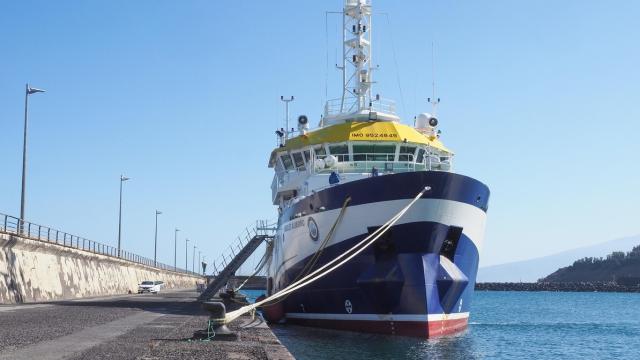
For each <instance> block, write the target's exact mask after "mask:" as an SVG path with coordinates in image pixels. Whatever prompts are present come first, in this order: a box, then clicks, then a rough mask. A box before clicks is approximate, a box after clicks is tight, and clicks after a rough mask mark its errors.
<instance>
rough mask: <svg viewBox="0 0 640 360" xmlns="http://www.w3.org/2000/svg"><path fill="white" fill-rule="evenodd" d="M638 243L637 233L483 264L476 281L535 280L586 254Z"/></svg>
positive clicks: (627, 248)
mask: <svg viewBox="0 0 640 360" xmlns="http://www.w3.org/2000/svg"><path fill="white" fill-rule="evenodd" d="M639 244H640V235H636V236H631V237H625V238H621V239H616V240H611V241H607V242H604V243H601V244H596V245H592V246H586V247H581V248H577V249H572V250H567V251H563V252H560V253H557V254H554V255H549V256H544V257H539V258H535V259H530V260H524V261H517V262H512V263H506V264H500V265H493V266H487V267H482V268H480V269H479V270H478V278H477V282H519V281H522V282H534V281H538V280H539V279H541V278H544V277H545V276H547V275H549V274H551V273H553V272H555V271H556V270H558V269H559V268H562V267H566V266H569V265H571V264H573V262H574V261H576V260H578V259H582V258H585V257H603V256H606V255H607V254H610V253H612V252H614V251H630V250H631V249H632V248H633V247H634V246H637V245H639Z"/></svg>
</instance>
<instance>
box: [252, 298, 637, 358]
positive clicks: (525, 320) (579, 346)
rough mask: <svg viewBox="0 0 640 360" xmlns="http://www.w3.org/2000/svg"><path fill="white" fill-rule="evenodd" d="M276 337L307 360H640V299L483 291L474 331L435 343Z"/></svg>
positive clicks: (280, 331) (288, 329) (330, 335)
mask: <svg viewBox="0 0 640 360" xmlns="http://www.w3.org/2000/svg"><path fill="white" fill-rule="evenodd" d="M257 293H258V294H260V293H261V292H257ZM273 331H274V332H275V334H276V335H277V336H278V338H279V339H280V341H281V342H282V343H283V344H284V345H285V346H286V347H287V348H289V351H291V353H292V354H293V355H294V356H295V357H296V358H297V359H302V360H304V359H363V360H364V359H366V360H372V359H483V358H487V359H531V360H533V359H640V294H618V293H555V292H488V291H481V292H476V294H475V298H474V303H473V307H472V313H471V319H470V323H469V328H468V330H467V331H465V332H464V333H462V334H459V335H456V336H453V337H445V338H440V339H434V340H422V339H414V338H403V337H391V336H382V335H368V334H358V333H351V332H342V331H332V330H321V329H313V328H305V327H298V326H292V325H279V326H274V327H273Z"/></svg>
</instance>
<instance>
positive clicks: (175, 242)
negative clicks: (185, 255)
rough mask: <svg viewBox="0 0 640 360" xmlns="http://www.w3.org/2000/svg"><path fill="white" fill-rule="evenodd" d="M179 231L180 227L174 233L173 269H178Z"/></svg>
mask: <svg viewBox="0 0 640 360" xmlns="http://www.w3.org/2000/svg"><path fill="white" fill-rule="evenodd" d="M178 231H180V229H178V228H176V230H175V232H174V233H173V270H175V271H178V261H177V260H178V256H177V255H178Z"/></svg>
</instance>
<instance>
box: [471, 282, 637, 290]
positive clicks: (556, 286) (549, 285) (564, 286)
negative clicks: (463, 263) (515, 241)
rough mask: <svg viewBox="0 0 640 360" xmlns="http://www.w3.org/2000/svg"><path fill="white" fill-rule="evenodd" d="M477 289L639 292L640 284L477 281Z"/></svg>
mask: <svg viewBox="0 0 640 360" xmlns="http://www.w3.org/2000/svg"><path fill="white" fill-rule="evenodd" d="M475 289H476V290H481V291H482V290H485V291H570V292H638V293H640V286H637V285H634V286H629V285H622V284H618V283H616V282H604V281H593V282H534V283H522V282H518V283H515V282H513V283H509V282H508V283H490V282H488V283H477V284H476V287H475Z"/></svg>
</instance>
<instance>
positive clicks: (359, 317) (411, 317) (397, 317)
mask: <svg viewBox="0 0 640 360" xmlns="http://www.w3.org/2000/svg"><path fill="white" fill-rule="evenodd" d="M286 317H288V318H291V319H310V320H345V321H349V320H352V321H398V322H399V321H425V322H427V321H443V320H459V319H467V318H469V313H468V312H462V313H452V314H429V315H426V314H318V313H286Z"/></svg>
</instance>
